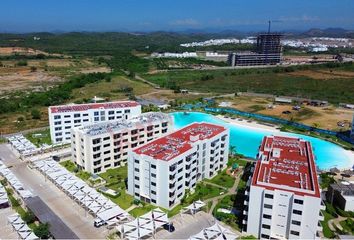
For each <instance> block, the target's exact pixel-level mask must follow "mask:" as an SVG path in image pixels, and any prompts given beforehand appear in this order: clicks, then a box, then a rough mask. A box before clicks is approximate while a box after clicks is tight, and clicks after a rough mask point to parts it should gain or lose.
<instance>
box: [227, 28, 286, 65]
mask: <svg viewBox="0 0 354 240" xmlns="http://www.w3.org/2000/svg"><path fill="white" fill-rule="evenodd" d="M281 36H282V35H281V34H278V33H263V34H259V35H258V36H257V43H256V49H255V52H239V53H231V54H230V55H229V57H228V61H229V64H230V65H231V66H255V65H275V64H278V63H280V62H281V52H282V47H281V44H280V38H281Z"/></svg>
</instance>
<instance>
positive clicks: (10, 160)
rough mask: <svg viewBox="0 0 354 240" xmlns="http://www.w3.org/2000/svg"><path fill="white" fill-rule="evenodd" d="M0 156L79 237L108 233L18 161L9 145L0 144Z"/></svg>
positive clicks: (52, 185)
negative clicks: (96, 226)
mask: <svg viewBox="0 0 354 240" xmlns="http://www.w3.org/2000/svg"><path fill="white" fill-rule="evenodd" d="M0 157H1V158H2V161H3V162H4V163H5V164H6V165H7V166H8V167H11V171H12V172H13V173H14V174H15V176H16V177H17V178H18V179H19V180H20V181H21V182H22V183H23V185H25V187H26V188H27V189H29V190H30V191H31V192H32V193H33V194H34V195H37V196H39V197H40V198H41V199H42V200H43V201H44V202H45V203H46V204H47V205H48V207H49V208H50V209H51V210H52V211H53V212H54V213H55V214H56V215H57V216H58V217H59V218H60V219H62V221H63V222H64V223H65V224H66V225H67V226H68V227H69V228H70V229H71V230H72V231H73V232H74V233H75V234H76V235H77V236H78V237H79V238H80V239H82V238H84V239H93V238H94V239H98V238H104V237H105V236H106V235H107V234H108V232H107V230H106V229H105V228H95V227H94V226H93V220H94V219H93V217H92V216H91V215H89V214H88V213H87V212H86V211H85V210H83V209H82V208H81V207H80V206H79V205H78V204H76V203H75V202H74V201H73V200H72V199H70V198H69V197H68V196H67V195H66V194H65V193H64V192H62V191H60V190H59V189H58V188H57V187H56V186H55V185H54V184H53V183H51V182H50V181H49V180H46V179H45V177H44V176H43V175H42V174H40V173H39V172H38V171H36V170H32V169H29V168H28V167H27V165H28V164H27V163H25V162H22V161H20V160H19V159H18V158H17V157H16V156H15V155H14V153H13V152H12V151H11V147H9V145H6V144H1V145H0Z"/></svg>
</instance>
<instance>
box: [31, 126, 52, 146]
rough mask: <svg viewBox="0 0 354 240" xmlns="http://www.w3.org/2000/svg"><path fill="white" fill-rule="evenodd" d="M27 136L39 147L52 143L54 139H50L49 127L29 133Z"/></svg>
mask: <svg viewBox="0 0 354 240" xmlns="http://www.w3.org/2000/svg"><path fill="white" fill-rule="evenodd" d="M35 134H41V136H35ZM25 137H26V138H27V139H28V140H29V141H31V142H32V143H33V144H34V145H36V146H37V147H40V146H41V145H42V144H48V145H51V144H52V140H51V139H50V131H49V129H46V130H42V131H37V132H31V133H27V134H26V135H25Z"/></svg>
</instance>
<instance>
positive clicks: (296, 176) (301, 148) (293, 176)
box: [252, 136, 320, 197]
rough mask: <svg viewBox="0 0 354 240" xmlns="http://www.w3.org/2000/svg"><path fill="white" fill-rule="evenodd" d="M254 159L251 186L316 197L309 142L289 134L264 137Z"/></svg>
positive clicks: (315, 177)
mask: <svg viewBox="0 0 354 240" xmlns="http://www.w3.org/2000/svg"><path fill="white" fill-rule="evenodd" d="M258 159H259V160H258V162H257V164H256V168H255V171H254V175H253V178H252V185H253V186H261V187H264V188H266V189H269V190H275V189H279V190H284V191H290V192H294V193H295V194H297V195H302V196H304V195H310V196H315V197H320V191H319V185H318V180H317V173H316V166H315V161H314V155H313V151H312V147H311V144H310V142H308V141H305V140H303V139H299V138H290V137H280V136H268V137H264V138H263V141H262V144H261V146H260V149H259V153H258Z"/></svg>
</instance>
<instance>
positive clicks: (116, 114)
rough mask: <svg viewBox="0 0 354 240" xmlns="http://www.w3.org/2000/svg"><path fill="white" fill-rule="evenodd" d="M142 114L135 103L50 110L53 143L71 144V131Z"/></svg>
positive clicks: (76, 106)
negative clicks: (87, 125)
mask: <svg viewBox="0 0 354 240" xmlns="http://www.w3.org/2000/svg"><path fill="white" fill-rule="evenodd" d="M139 114H141V105H140V104H139V103H137V102H134V101H118V102H105V103H88V104H71V105H61V106H50V107H49V108H48V118H49V128H50V137H51V139H52V143H61V142H63V143H70V140H71V131H70V130H71V129H72V128H73V127H80V126H82V125H84V124H89V123H97V122H105V121H113V120H122V119H129V118H132V117H134V116H138V115H139Z"/></svg>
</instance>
